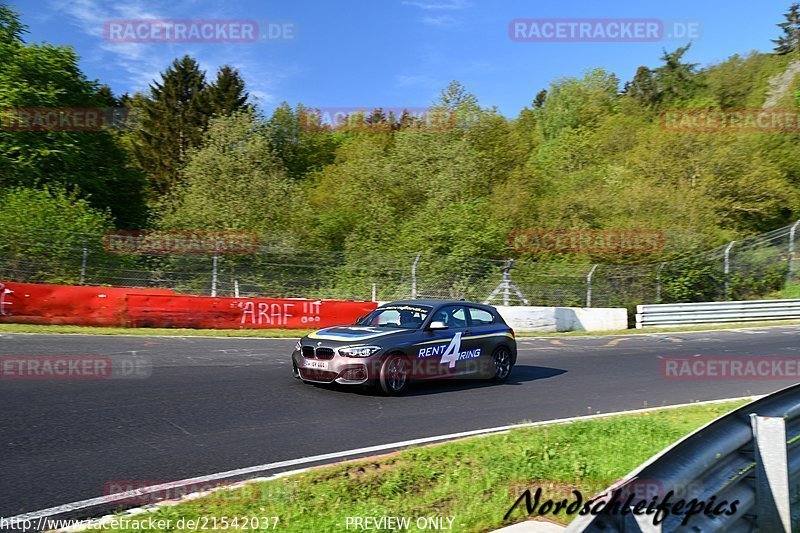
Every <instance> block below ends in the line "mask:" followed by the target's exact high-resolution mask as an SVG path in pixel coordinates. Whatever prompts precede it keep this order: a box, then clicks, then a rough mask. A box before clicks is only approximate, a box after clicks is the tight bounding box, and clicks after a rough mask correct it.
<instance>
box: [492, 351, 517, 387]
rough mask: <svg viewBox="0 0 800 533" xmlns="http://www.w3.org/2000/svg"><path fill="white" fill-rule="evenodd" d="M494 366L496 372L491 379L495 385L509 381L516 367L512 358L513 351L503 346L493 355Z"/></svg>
mask: <svg viewBox="0 0 800 533" xmlns="http://www.w3.org/2000/svg"><path fill="white" fill-rule="evenodd" d="M492 366H493V367H494V372H493V374H492V377H491V378H490V379H491V380H492V381H494V382H495V383H503V382H504V381H508V376H510V375H511V369H512V368H513V367H514V359H513V358H512V357H511V350H509V349H508V348H506V347H505V346H501V347H499V348H498V349H496V350H495V351H494V353H493V354H492Z"/></svg>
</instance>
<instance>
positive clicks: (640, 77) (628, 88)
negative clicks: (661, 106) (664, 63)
mask: <svg viewBox="0 0 800 533" xmlns="http://www.w3.org/2000/svg"><path fill="white" fill-rule="evenodd" d="M623 92H624V93H625V94H627V95H628V96H630V97H631V98H634V99H635V100H637V101H638V102H639V103H640V104H642V105H643V106H644V107H651V106H653V105H655V104H656V103H657V101H658V87H657V86H656V80H655V79H654V78H653V71H652V70H650V69H649V68H647V67H644V66H642V67H639V68H637V69H636V74H635V75H634V76H633V79H632V80H631V81H630V82H628V83H626V84H625V90H624V91H623Z"/></svg>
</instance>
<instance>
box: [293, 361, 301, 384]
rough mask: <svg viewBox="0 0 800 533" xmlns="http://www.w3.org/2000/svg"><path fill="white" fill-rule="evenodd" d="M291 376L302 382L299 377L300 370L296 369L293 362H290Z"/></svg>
mask: <svg viewBox="0 0 800 533" xmlns="http://www.w3.org/2000/svg"><path fill="white" fill-rule="evenodd" d="M292 375H293V376H294V377H295V378H297V379H299V380H301V381H302V380H303V378H301V377H300V370H299V369H298V368H297V364H296V363H295V362H294V361H292Z"/></svg>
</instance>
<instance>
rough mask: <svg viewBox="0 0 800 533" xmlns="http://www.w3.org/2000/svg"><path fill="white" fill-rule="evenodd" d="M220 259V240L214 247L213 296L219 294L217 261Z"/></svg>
mask: <svg viewBox="0 0 800 533" xmlns="http://www.w3.org/2000/svg"><path fill="white" fill-rule="evenodd" d="M218 261H219V241H217V244H216V246H215V247H214V258H213V259H212V262H211V296H216V295H217V274H218V272H217V266H218V265H217V263H218Z"/></svg>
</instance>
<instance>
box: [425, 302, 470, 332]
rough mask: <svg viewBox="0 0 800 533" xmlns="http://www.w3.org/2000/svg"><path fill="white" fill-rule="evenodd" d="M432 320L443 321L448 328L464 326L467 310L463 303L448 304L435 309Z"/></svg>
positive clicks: (465, 324) (465, 325)
mask: <svg viewBox="0 0 800 533" xmlns="http://www.w3.org/2000/svg"><path fill="white" fill-rule="evenodd" d="M432 322H444V323H445V324H446V325H447V327H448V328H465V327H467V311H466V309H465V308H464V306H463V305H448V306H447V307H442V308H441V309H439V310H438V311H436V313H435V314H434V315H433V320H432Z"/></svg>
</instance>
